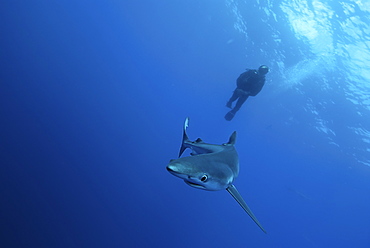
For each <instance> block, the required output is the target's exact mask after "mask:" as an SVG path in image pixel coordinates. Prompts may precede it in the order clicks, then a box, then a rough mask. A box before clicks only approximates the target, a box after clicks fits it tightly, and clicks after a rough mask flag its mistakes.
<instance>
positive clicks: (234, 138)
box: [223, 131, 236, 146]
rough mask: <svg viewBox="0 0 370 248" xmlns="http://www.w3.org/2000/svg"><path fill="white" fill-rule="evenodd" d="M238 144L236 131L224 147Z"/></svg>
mask: <svg viewBox="0 0 370 248" xmlns="http://www.w3.org/2000/svg"><path fill="white" fill-rule="evenodd" d="M235 142H236V131H234V132H233V133H232V134H231V135H230V138H229V141H228V142H227V143H225V144H223V145H224V146H227V145H234V144H235Z"/></svg>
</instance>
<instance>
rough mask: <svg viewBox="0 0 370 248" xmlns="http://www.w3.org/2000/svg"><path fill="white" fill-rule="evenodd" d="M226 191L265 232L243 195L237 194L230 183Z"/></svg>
mask: <svg viewBox="0 0 370 248" xmlns="http://www.w3.org/2000/svg"><path fill="white" fill-rule="evenodd" d="M226 190H227V192H229V193H230V194H231V195H232V197H234V199H235V200H236V201H237V202H238V203H239V205H240V206H241V207H242V208H243V209H244V211H245V212H247V214H248V215H249V216H250V217H251V218H252V220H253V221H254V222H255V223H256V224H257V225H258V226H259V227H260V228H261V230H262V231H263V232H264V233H266V230H265V229H264V228H263V227H262V225H261V224H260V223H259V221H258V220H257V218H256V216H254V214H253V213H252V210H250V208H249V207H248V205H247V203H245V201H244V199H243V197H242V196H241V195H240V194H239V192H238V190H237V189H236V188H235V186H234V185H232V184H231V185H230V186H229V187H227V189H226Z"/></svg>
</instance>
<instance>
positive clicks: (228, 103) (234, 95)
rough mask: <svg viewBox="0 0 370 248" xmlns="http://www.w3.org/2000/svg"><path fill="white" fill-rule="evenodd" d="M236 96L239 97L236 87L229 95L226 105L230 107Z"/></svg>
mask: <svg viewBox="0 0 370 248" xmlns="http://www.w3.org/2000/svg"><path fill="white" fill-rule="evenodd" d="M238 97H239V92H238V89H235V90H234V93H233V95H232V96H231V97H230V99H229V101H228V102H227V103H226V107H228V108H232V103H233V102H234V101H235V100H236V99H238Z"/></svg>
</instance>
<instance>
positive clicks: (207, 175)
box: [167, 157, 234, 191]
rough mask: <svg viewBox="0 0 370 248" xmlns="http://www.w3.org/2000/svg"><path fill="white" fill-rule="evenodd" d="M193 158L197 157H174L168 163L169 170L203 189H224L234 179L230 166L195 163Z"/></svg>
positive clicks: (188, 182)
mask: <svg viewBox="0 0 370 248" xmlns="http://www.w3.org/2000/svg"><path fill="white" fill-rule="evenodd" d="M192 158H195V157H184V158H179V159H173V160H171V161H170V163H169V164H168V165H167V170H168V171H169V172H170V173H171V174H172V175H174V176H177V177H179V178H182V179H184V181H185V183H186V184H188V185H189V186H191V187H194V188H197V189H203V190H212V191H213V190H223V189H226V188H227V187H228V186H229V185H230V184H231V183H232V181H233V180H234V175H233V172H232V171H231V170H230V169H229V167H228V166H221V167H220V166H219V165H217V166H212V165H209V164H204V163H193V162H195V160H194V159H193V160H192ZM212 167H213V168H212ZM215 167H217V168H215Z"/></svg>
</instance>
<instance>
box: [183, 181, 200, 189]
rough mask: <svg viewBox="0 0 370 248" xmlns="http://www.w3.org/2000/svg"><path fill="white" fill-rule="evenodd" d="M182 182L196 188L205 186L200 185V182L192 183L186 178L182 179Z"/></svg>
mask: <svg viewBox="0 0 370 248" xmlns="http://www.w3.org/2000/svg"><path fill="white" fill-rule="evenodd" d="M184 182H185V183H186V184H187V185H189V186H191V187H194V188H197V189H205V187H204V186H203V185H200V184H197V183H193V182H189V181H188V180H184Z"/></svg>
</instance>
